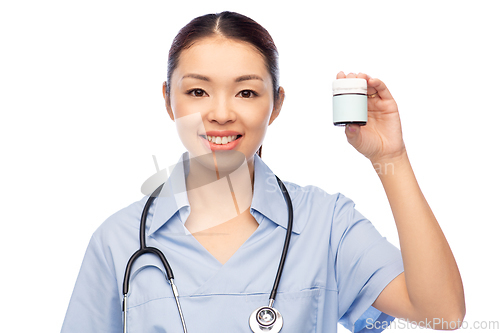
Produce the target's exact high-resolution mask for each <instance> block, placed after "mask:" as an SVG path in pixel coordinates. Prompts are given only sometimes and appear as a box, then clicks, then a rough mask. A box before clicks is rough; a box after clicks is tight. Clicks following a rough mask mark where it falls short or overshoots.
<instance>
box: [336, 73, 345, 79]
mask: <svg viewBox="0 0 500 333" xmlns="http://www.w3.org/2000/svg"><path fill="white" fill-rule="evenodd" d="M337 79H345V74H344V72H342V71H340V72H338V73H337Z"/></svg>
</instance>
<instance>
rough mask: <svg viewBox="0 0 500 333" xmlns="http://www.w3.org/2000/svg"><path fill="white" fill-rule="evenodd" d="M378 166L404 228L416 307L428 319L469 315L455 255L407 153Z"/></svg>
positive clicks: (408, 285)
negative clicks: (419, 184)
mask: <svg viewBox="0 0 500 333" xmlns="http://www.w3.org/2000/svg"><path fill="white" fill-rule="evenodd" d="M372 164H373V166H374V168H375V170H376V171H377V174H378V175H379V177H380V180H381V181H382V184H383V186H384V189H385V192H386V194H387V198H388V200H389V204H390V206H391V209H392V213H393V215H394V220H395V222H396V227H397V229H398V234H399V240H400V246H401V254H402V257H403V264H404V269H405V279H406V288H407V291H408V296H409V300H410V302H411V305H412V307H413V308H414V310H415V312H416V313H418V315H419V317H422V318H453V317H457V316H458V317H460V319H461V318H463V315H464V314H465V302H464V294H463V286H462V280H461V277H460V273H459V271H458V267H457V264H456V262H455V258H454V257H453V253H452V252H451V249H450V247H449V245H448V242H447V241H446V238H445V236H444V234H443V232H442V230H441V228H440V226H439V224H438V222H437V220H436V218H435V217H434V214H433V213H432V210H431V208H430V207H429V205H428V204H427V201H426V200H425V197H424V195H423V194H422V192H421V190H420V187H419V186H418V183H417V180H416V178H415V175H414V173H413V170H412V168H411V165H410V162H409V159H408V156H407V154H406V152H405V153H404V154H403V155H401V156H400V157H398V158H392V159H388V160H385V161H372ZM457 319H459V318H455V319H451V320H457Z"/></svg>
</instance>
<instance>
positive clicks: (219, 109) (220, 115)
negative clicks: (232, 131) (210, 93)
mask: <svg viewBox="0 0 500 333" xmlns="http://www.w3.org/2000/svg"><path fill="white" fill-rule="evenodd" d="M208 120H209V121H210V122H217V123H219V124H220V125H223V124H225V123H228V122H234V121H235V120H236V113H235V112H234V110H233V108H232V105H231V102H230V101H229V100H228V99H227V98H225V97H222V96H221V97H219V98H217V99H214V103H213V105H212V107H211V109H210V112H209V113H208Z"/></svg>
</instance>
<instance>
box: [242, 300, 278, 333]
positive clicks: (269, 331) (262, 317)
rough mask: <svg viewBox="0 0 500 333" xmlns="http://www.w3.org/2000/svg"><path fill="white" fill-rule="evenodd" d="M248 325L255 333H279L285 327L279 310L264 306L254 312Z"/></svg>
mask: <svg viewBox="0 0 500 333" xmlns="http://www.w3.org/2000/svg"><path fill="white" fill-rule="evenodd" d="M248 323H249V324H250V328H251V329H252V332H254V333H260V332H266V333H278V332H279V331H281V328H282V327H283V317H282V316H281V313H279V311H278V310H276V309H274V308H271V307H269V306H262V307H260V308H258V309H257V310H255V311H254V312H252V314H251V315H250V319H249V320H248Z"/></svg>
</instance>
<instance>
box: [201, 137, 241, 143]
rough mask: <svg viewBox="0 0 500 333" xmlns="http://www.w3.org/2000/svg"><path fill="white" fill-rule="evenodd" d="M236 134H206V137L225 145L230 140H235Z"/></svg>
mask: <svg viewBox="0 0 500 333" xmlns="http://www.w3.org/2000/svg"><path fill="white" fill-rule="evenodd" d="M237 137H238V136H237V135H231V136H210V135H207V136H206V139H207V140H208V141H210V142H212V143H215V144H217V145H225V144H227V143H229V142H231V141H234V140H236V138H237Z"/></svg>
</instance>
